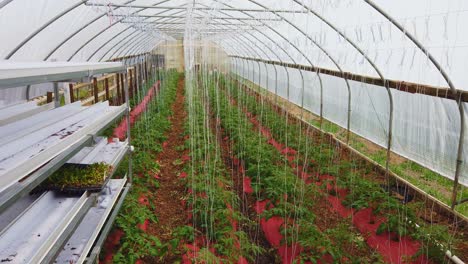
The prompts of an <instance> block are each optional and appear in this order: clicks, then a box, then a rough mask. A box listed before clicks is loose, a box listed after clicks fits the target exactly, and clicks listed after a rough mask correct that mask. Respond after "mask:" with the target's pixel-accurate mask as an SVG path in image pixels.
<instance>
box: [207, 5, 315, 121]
mask: <svg viewBox="0 0 468 264" xmlns="http://www.w3.org/2000/svg"><path fill="white" fill-rule="evenodd" d="M214 1H215V2H217V3H220V4H222V5H224V6H226V7H229V8H233V6H231V5H229V4H226V3H222V2H219V1H218V0H214ZM248 1H249V2H252V3H254V4H256V3H255V2H253V1H252V0H248ZM260 6H261V5H260ZM261 7H262V8H264V9H265V10H268V12H270V13H274V12H272V11H271V9H269V8H265V7H264V6H261ZM239 12H241V13H243V14H245V15H246V16H248V17H250V18H255V17H254V16H253V15H251V14H249V13H248V12H245V11H239ZM221 13H224V12H221ZM259 22H260V23H262V24H263V25H264V26H266V27H268V28H269V29H270V30H271V31H273V32H275V33H276V34H277V35H278V36H280V37H281V38H282V39H283V40H284V41H285V42H287V43H288V44H289V45H290V46H292V47H293V48H294V49H295V50H296V51H298V52H299V54H301V55H302V56H303V57H304V58H305V59H306V61H307V62H308V63H309V64H310V65H311V66H312V67H315V66H314V64H313V63H312V61H310V59H309V58H308V57H307V56H306V55H305V54H304V53H303V52H302V51H301V50H300V49H299V48H298V47H297V46H296V45H294V44H293V43H291V41H289V39H287V38H286V37H285V36H283V35H282V34H281V33H279V32H278V31H277V30H276V29H274V28H273V27H271V26H270V25H268V24H266V23H265V22H263V21H259ZM256 31H257V32H261V31H260V30H256ZM293 62H294V63H296V62H295V61H293ZM299 74H300V75H301V78H302V97H304V87H305V83H304V74H303V73H302V70H301V69H299ZM316 75H317V77H318V79H319V83H320V89H321V90H323V82H322V77H321V76H320V73H319V72H316ZM288 79H289V78H288ZM287 99H288V101H289V80H288V95H287ZM302 99H303V98H302ZM302 107H303V100H302ZM320 120H323V115H322V110H321V114H320ZM321 123H322V122H321ZM320 129H321V128H320Z"/></svg>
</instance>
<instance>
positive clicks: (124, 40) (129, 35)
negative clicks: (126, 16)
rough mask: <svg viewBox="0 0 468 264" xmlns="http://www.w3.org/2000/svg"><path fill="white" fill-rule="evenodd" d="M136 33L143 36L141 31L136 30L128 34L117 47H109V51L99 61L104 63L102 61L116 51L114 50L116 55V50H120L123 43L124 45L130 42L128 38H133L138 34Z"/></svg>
mask: <svg viewBox="0 0 468 264" xmlns="http://www.w3.org/2000/svg"><path fill="white" fill-rule="evenodd" d="M136 33H138V34H141V31H139V30H135V31H133V32H132V33H130V34H128V35H127V36H126V37H124V38H123V39H121V40H120V41H119V43H117V44H116V45H113V46H111V47H109V49H108V50H107V51H106V52H105V53H104V54H103V55H102V56H101V57H100V58H99V60H98V61H102V60H103V59H104V58H105V57H106V56H107V54H109V53H110V52H111V51H112V50H114V49H115V50H114V53H115V51H116V50H120V48H121V47H122V45H123V43H124V42H125V43H126V42H127V41H128V38H129V37H131V36H133V35H134V34H136ZM138 34H137V35H138ZM118 44H120V46H117V45H118ZM109 58H112V56H110V57H109Z"/></svg>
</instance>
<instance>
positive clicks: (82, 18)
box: [0, 0, 161, 61]
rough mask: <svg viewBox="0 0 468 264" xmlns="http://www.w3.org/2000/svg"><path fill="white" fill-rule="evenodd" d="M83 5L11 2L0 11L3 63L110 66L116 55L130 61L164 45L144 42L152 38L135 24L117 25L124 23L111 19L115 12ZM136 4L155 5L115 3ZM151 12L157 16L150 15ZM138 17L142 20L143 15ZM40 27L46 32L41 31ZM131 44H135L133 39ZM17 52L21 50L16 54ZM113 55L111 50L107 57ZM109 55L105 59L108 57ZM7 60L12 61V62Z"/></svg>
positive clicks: (77, 1) (69, 0)
mask: <svg viewBox="0 0 468 264" xmlns="http://www.w3.org/2000/svg"><path fill="white" fill-rule="evenodd" d="M85 2H86V1H82V0H64V1H47V0H35V1H29V0H14V1H11V2H10V3H9V4H7V5H6V6H4V7H3V8H1V9H0V24H1V25H2V27H1V28H0V36H2V44H1V45H0V57H1V58H4V59H11V60H21V61H26V60H27V61H42V60H58V61H68V60H71V61H88V60H90V61H98V60H100V59H101V58H102V59H103V60H108V59H112V58H115V57H116V56H117V55H119V56H129V55H134V54H137V53H144V52H148V51H150V50H152V49H153V48H154V46H155V45H156V44H157V43H158V42H159V41H160V40H161V39H160V38H158V37H155V36H153V37H151V36H150V37H148V39H147V40H146V42H145V41H143V39H142V36H143V35H145V36H147V35H151V33H150V32H142V30H141V29H140V30H138V29H132V28H131V27H132V26H133V24H128V23H119V22H118V20H119V19H121V17H116V16H113V14H116V13H117V11H116V10H113V9H111V8H102V7H101V8H99V7H93V6H89V5H85ZM95 2H96V1H95ZM101 2H102V1H101ZM106 2H109V1H106ZM132 2H134V3H135V2H139V3H140V4H141V3H145V2H146V3H147V4H154V1H134V0H133V1H131V0H126V1H123V0H113V1H112V3H116V4H124V3H132ZM138 10H141V9H136V10H135V9H128V10H126V12H127V13H131V12H135V11H138ZM148 11H150V12H151V13H154V12H155V11H154V10H146V12H148ZM139 13H141V14H144V12H143V11H141V12H139ZM41 27H44V28H43V29H42V30H40V29H41ZM135 30H137V31H140V32H141V33H142V34H140V35H139V36H136V35H135V34H134V35H135V38H134V39H133V41H129V42H122V40H123V39H124V38H125V37H127V36H128V35H130V34H131V33H132V32H134V31H135ZM121 32H123V33H121ZM36 33H37V34H36ZM120 33H121V34H120ZM119 40H120V41H119ZM129 40H132V39H131V38H129ZM135 41H141V43H135ZM23 42H24V43H23ZM137 44H138V45H137ZM140 44H141V45H140ZM121 45H124V46H125V47H126V48H127V49H124V48H123V49H121V51H119V52H115V51H117V50H118V49H119V47H120V46H121ZM101 46H103V47H102V48H101ZM18 47H19V49H18ZM15 49H18V50H17V51H16V52H14V53H12V52H13V51H14V50H15ZM111 49H113V50H112V51H111V52H109V53H107V52H108V51H109V50H111ZM97 50H98V52H96V51H97ZM95 52H96V53H95ZM94 53H95V54H94ZM106 53H107V55H106V56H104V55H105V54H106ZM93 54H94V55H93ZM92 55H93V56H92ZM112 55H114V56H112ZM8 56H11V57H10V58H8Z"/></svg>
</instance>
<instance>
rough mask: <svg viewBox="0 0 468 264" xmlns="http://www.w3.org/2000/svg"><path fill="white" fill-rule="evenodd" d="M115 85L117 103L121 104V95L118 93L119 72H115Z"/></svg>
mask: <svg viewBox="0 0 468 264" xmlns="http://www.w3.org/2000/svg"><path fill="white" fill-rule="evenodd" d="M115 87H116V89H117V105H121V104H122V101H121V100H122V97H121V95H120V74H119V73H117V74H115Z"/></svg>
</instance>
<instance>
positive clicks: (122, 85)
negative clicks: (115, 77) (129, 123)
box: [120, 73, 125, 104]
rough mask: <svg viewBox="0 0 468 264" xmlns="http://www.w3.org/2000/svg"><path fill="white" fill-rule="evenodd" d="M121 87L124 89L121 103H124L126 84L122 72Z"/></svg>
mask: <svg viewBox="0 0 468 264" xmlns="http://www.w3.org/2000/svg"><path fill="white" fill-rule="evenodd" d="M120 89H122V90H121V91H122V92H121V93H120V94H121V95H122V101H121V103H122V104H123V103H124V102H125V86H124V74H123V73H121V74H120Z"/></svg>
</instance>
